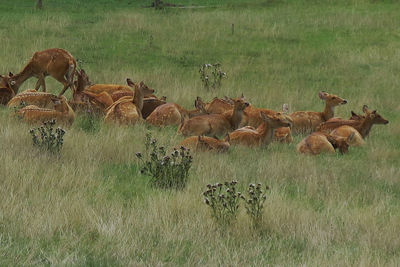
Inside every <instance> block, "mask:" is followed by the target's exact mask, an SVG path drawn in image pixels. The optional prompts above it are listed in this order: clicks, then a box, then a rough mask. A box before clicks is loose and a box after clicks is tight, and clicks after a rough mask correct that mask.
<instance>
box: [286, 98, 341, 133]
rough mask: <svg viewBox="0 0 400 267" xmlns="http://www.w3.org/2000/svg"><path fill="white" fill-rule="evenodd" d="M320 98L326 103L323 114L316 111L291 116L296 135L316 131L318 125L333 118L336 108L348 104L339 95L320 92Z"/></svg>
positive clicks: (295, 113)
mask: <svg viewBox="0 0 400 267" xmlns="http://www.w3.org/2000/svg"><path fill="white" fill-rule="evenodd" d="M318 95H319V98H321V99H322V100H324V101H325V109H324V111H322V112H316V111H296V112H293V113H292V114H290V117H292V120H293V128H292V131H293V132H294V133H296V134H299V133H310V132H313V131H315V130H316V128H317V127H318V125H320V124H321V123H323V122H325V121H327V120H329V119H331V118H333V116H334V111H335V107H336V106H338V105H343V104H346V103H347V100H346V99H343V98H341V97H339V96H337V95H333V94H328V93H326V92H319V94H318Z"/></svg>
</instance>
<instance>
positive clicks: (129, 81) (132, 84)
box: [126, 78, 135, 87]
mask: <svg viewBox="0 0 400 267" xmlns="http://www.w3.org/2000/svg"><path fill="white" fill-rule="evenodd" d="M126 83H127V84H128V85H129V86H130V87H135V84H134V83H133V82H132V80H131V79H129V78H127V79H126Z"/></svg>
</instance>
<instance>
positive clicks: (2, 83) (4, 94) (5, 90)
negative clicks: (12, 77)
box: [0, 75, 15, 105]
mask: <svg viewBox="0 0 400 267" xmlns="http://www.w3.org/2000/svg"><path fill="white" fill-rule="evenodd" d="M14 96H15V92H14V90H13V89H12V88H11V86H10V85H9V84H8V83H7V81H6V80H4V79H3V76H1V75H0V105H7V103H8V101H10V100H11V98H13V97H14Z"/></svg>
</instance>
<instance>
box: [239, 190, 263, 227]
mask: <svg viewBox="0 0 400 267" xmlns="http://www.w3.org/2000/svg"><path fill="white" fill-rule="evenodd" d="M265 189H266V190H269V187H268V186H266V187H265ZM247 195H248V196H247V198H246V197H244V196H242V199H243V200H245V208H246V213H247V214H248V215H249V216H250V219H251V221H252V223H253V226H254V227H258V226H260V224H261V222H262V210H263V208H264V202H265V200H266V199H267V195H266V194H265V192H264V191H263V190H262V188H261V183H258V184H257V185H255V184H249V186H248V188H247Z"/></svg>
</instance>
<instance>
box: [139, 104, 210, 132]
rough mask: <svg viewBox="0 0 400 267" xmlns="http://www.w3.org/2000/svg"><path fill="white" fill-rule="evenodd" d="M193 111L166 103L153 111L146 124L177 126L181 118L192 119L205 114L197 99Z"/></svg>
mask: <svg viewBox="0 0 400 267" xmlns="http://www.w3.org/2000/svg"><path fill="white" fill-rule="evenodd" d="M194 106H195V109H193V110H187V109H185V108H183V107H181V106H180V105H178V104H176V103H166V104H163V105H160V106H158V107H156V109H154V111H153V112H152V113H151V114H150V115H149V116H148V117H147V118H146V122H147V123H149V124H151V125H154V126H158V127H164V126H168V125H179V124H180V123H181V122H182V120H183V118H192V117H195V116H199V115H202V114H207V113H206V111H205V110H204V106H203V104H202V102H200V101H198V99H196V100H195V102H194Z"/></svg>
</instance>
